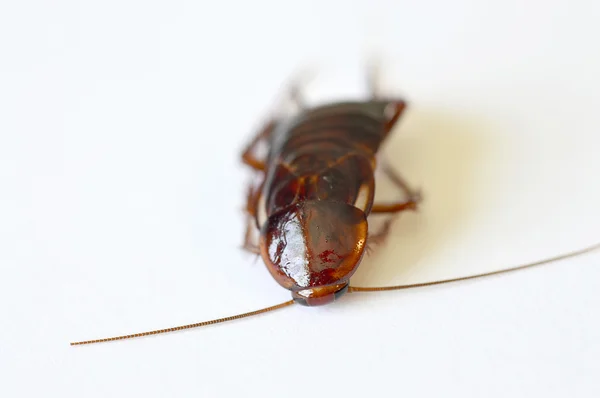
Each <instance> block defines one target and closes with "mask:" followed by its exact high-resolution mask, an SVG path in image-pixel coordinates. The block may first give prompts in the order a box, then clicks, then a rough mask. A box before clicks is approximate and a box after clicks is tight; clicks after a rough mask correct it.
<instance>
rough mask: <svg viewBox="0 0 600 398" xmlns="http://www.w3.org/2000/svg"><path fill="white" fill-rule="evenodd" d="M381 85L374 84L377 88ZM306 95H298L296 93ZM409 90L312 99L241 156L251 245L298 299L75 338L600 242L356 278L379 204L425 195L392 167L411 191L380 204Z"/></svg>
mask: <svg viewBox="0 0 600 398" xmlns="http://www.w3.org/2000/svg"><path fill="white" fill-rule="evenodd" d="M375 91H376V90H373V93H375ZM297 102H298V101H297ZM404 108H405V103H404V101H403V100H401V99H391V100H383V99H381V98H377V96H376V95H373V99H372V100H370V101H364V102H343V103H333V104H328V105H325V106H320V107H316V108H312V109H306V107H304V108H303V109H302V112H301V113H300V114H299V115H297V116H296V117H293V118H290V119H283V120H272V121H271V122H269V123H268V124H267V126H266V127H265V128H264V129H263V130H262V131H261V132H260V133H259V134H257V135H256V137H255V138H254V140H253V141H252V142H251V143H250V145H248V147H247V148H246V150H245V151H244V154H243V155H242V158H243V160H244V162H245V163H246V164H248V165H249V166H251V167H252V168H253V169H255V170H257V171H259V172H260V173H261V174H262V182H261V184H260V185H259V186H258V187H256V188H254V187H251V189H250V191H249V195H248V201H247V211H248V213H249V214H250V215H251V216H252V218H254V220H255V226H256V227H258V229H259V230H260V243H259V246H255V245H252V243H251V239H250V238H251V232H252V228H253V223H252V222H251V220H250V221H249V223H248V229H247V232H246V241H245V245H244V247H245V248H246V249H247V250H250V251H252V252H255V253H257V254H261V255H262V258H263V260H264V262H265V264H266V265H267V268H268V270H269V271H270V272H271V274H272V275H273V277H274V278H275V280H276V281H277V282H278V283H279V284H280V285H281V286H283V287H284V288H286V289H288V290H291V291H292V297H293V300H289V301H286V302H284V303H281V304H277V305H274V306H271V307H266V308H262V309H259V310H255V311H251V312H246V313H242V314H238V315H233V316H227V317H224V318H217V319H213V320H209V321H203V322H198V323H192V324H188V325H181V326H175V327H170V328H166V329H158V330H151V331H147V332H142V333H135V334H127V335H121V336H115V337H107V338H101V339H95V340H83V341H77V342H72V343H71V345H87V344H95V343H102V342H108V341H116V340H124V339H132V338H136V337H142V336H151V335H156V334H163V333H169V332H174V331H179V330H187V329H191V328H197V327H201V326H208V325H214V324H216V323H221V322H227V321H232V320H235V319H241V318H247V317H251V316H254V315H258V314H262V313H265V312H269V311H273V310H276V309H279V308H283V307H287V306H288V305H291V304H294V302H296V303H299V304H302V305H308V306H316V305H322V304H327V303H330V302H332V301H334V300H335V299H336V298H337V297H339V296H341V295H342V294H344V293H345V292H347V291H351V292H376V291H389V290H399V289H408V288H415V287H422V286H431V285H438V284H442V283H448V282H457V281H464V280H469V279H475V278H482V277H486V276H490V275H497V274H502V273H507V272H511V271H516V270H522V269H525V268H531V267H535V266H539V265H542V264H548V263H551V262H555V261H559V260H564V259H567V258H571V257H575V256H579V255H582V254H584V253H588V252H591V251H594V250H600V244H596V245H593V246H589V247H587V248H584V249H581V250H578V251H574V252H571V253H566V254H561V255H558V256H555V257H552V258H547V259H545V260H540V261H535V262H532V263H528V264H522V265H519V266H516V267H512V268H508V269H502V270H498V271H492V272H486V273H483V274H476V275H470V276H461V277H457V278H451V279H444V280H438V281H433V282H422V283H415V284H405V285H394V286H382V287H359V286H349V280H350V277H351V276H352V274H353V273H354V272H355V271H356V269H357V268H358V266H359V264H360V262H361V260H362V257H363V254H364V252H365V249H366V247H367V244H368V243H373V242H377V241H380V240H382V239H383V238H384V237H385V235H386V233H387V232H388V229H389V225H390V224H389V220H388V222H386V224H385V225H384V228H383V229H382V230H381V231H380V232H378V233H377V234H369V231H368V229H369V228H368V221H367V217H368V216H369V214H372V213H398V212H401V211H403V210H409V209H416V206H417V202H418V200H419V195H418V194H416V193H413V192H412V191H411V190H410V189H409V188H408V187H407V185H406V184H405V183H404V181H403V180H402V179H401V178H400V177H399V176H398V175H396V173H394V172H393V171H392V170H391V169H390V168H389V167H386V165H383V166H384V168H383V171H384V172H385V173H386V174H387V175H388V177H389V178H390V179H391V180H392V182H393V183H394V184H395V185H396V186H397V187H398V188H400V189H401V190H402V191H404V193H405V194H407V195H408V200H406V201H403V202H397V203H391V204H378V203H373V198H374V193H375V179H374V172H375V167H376V155H377V153H378V151H379V149H380V147H381V144H382V143H383V142H384V141H385V139H386V138H387V137H388V135H389V133H390V131H391V130H392V128H394V126H395V124H396V122H397V121H398V119H399V118H400V115H401V114H402V112H403V111H404ZM262 140H264V141H266V142H267V144H268V147H269V152H268V154H267V156H266V158H265V159H264V160H259V159H257V158H256V157H255V155H253V152H254V149H255V147H256V146H257V144H258V143H259V142H260V141H262Z"/></svg>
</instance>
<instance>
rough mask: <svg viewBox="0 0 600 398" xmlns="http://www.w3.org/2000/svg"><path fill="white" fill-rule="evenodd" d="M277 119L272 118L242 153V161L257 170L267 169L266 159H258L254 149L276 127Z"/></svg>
mask: <svg viewBox="0 0 600 398" xmlns="http://www.w3.org/2000/svg"><path fill="white" fill-rule="evenodd" d="M275 124H276V121H275V119H272V120H270V121H269V122H268V123H267V124H266V125H265V126H264V127H263V129H262V130H260V131H259V132H258V133H257V134H256V135H255V136H254V138H253V139H252V141H250V143H249V144H248V145H247V146H246V148H245V149H244V152H243V153H242V161H243V162H244V163H245V164H247V165H248V166H250V167H252V168H253V169H254V170H256V171H265V169H266V165H265V161H264V160H261V159H257V158H256V156H255V154H254V151H255V150H256V147H257V146H258V144H259V143H260V141H261V140H264V139H267V138H268V137H269V136H270V135H271V133H272V132H273V130H274V129H275Z"/></svg>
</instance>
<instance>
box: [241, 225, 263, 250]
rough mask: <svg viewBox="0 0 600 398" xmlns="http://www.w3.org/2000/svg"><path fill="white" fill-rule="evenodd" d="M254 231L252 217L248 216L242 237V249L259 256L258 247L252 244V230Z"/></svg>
mask: <svg viewBox="0 0 600 398" xmlns="http://www.w3.org/2000/svg"><path fill="white" fill-rule="evenodd" d="M253 229H254V223H253V222H252V217H250V216H248V220H247V221H246V234H245V235H244V245H243V246H242V248H243V249H244V250H246V251H247V252H250V253H252V254H256V255H259V254H260V249H259V247H258V246H257V245H256V244H255V243H253V242H252V230H253Z"/></svg>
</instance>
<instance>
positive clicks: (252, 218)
mask: <svg viewBox="0 0 600 398" xmlns="http://www.w3.org/2000/svg"><path fill="white" fill-rule="evenodd" d="M261 190H262V184H261V185H259V186H258V187H255V186H254V185H253V184H252V183H250V184H248V193H247V195H246V213H247V215H248V217H247V224H246V233H245V235H244V245H243V246H242V248H243V249H244V250H246V251H248V252H250V253H254V254H260V249H259V248H258V246H257V245H256V244H255V243H252V230H253V229H254V228H256V227H257V224H258V223H257V221H256V217H257V213H258V212H257V208H258V201H259V199H260V192H261Z"/></svg>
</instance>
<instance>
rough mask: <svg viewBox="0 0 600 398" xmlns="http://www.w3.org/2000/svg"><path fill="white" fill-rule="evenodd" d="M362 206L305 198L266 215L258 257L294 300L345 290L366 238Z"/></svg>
mask: <svg viewBox="0 0 600 398" xmlns="http://www.w3.org/2000/svg"><path fill="white" fill-rule="evenodd" d="M367 229H368V224H367V218H366V215H365V213H364V212H363V211H361V210H360V209H358V208H356V207H354V206H352V205H349V204H346V203H342V202H336V201H327V200H321V201H307V202H301V203H297V204H294V205H291V206H288V207H286V208H284V209H282V210H280V211H278V212H276V213H274V214H273V215H271V217H269V219H268V220H267V222H266V223H265V224H264V226H263V228H262V230H261V238H260V249H261V255H262V258H263V260H264V262H265V264H266V265H267V268H268V269H269V271H270V272H271V275H273V277H274V278H275V280H276V281H277V282H278V283H279V284H280V285H281V286H283V287H284V288H286V289H288V290H291V291H292V297H293V298H294V300H296V302H298V303H299V304H303V305H308V306H316V305H322V304H327V303H330V302H332V301H334V300H335V299H336V298H338V297H339V296H341V295H342V294H343V293H345V292H346V291H347V289H348V282H349V280H350V277H351V276H352V274H354V272H355V271H356V269H357V268H358V265H359V264H360V262H361V260H362V256H363V254H364V250H365V244H366V239H367Z"/></svg>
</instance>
